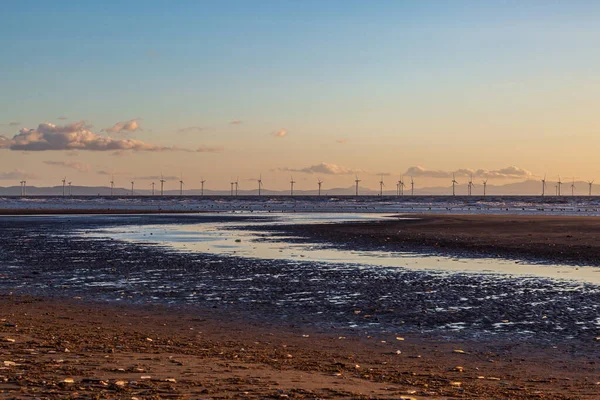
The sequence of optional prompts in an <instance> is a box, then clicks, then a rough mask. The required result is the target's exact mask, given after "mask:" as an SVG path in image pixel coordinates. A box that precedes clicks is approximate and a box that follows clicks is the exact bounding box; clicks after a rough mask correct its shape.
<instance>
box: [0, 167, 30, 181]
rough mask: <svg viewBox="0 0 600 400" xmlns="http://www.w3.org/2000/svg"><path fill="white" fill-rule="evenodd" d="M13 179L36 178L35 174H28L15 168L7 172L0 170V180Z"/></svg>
mask: <svg viewBox="0 0 600 400" xmlns="http://www.w3.org/2000/svg"><path fill="white" fill-rule="evenodd" d="M13 179H38V176H37V175H35V174H28V173H26V172H24V171H21V170H20V169H15V170H13V171H9V172H0V180H6V181H7V180H13Z"/></svg>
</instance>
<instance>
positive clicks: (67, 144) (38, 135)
mask: <svg viewBox="0 0 600 400" xmlns="http://www.w3.org/2000/svg"><path fill="white" fill-rule="evenodd" d="M89 129H90V126H89V125H86V124H85V122H84V121H80V122H72V123H70V124H68V125H64V126H59V125H54V124H51V123H49V122H44V123H43V124H40V125H39V126H38V127H37V129H25V128H23V129H21V130H20V131H19V133H18V134H17V135H15V136H14V137H13V138H12V139H9V140H8V141H7V140H6V138H5V137H3V136H0V148H9V149H11V150H25V151H47V150H89V151H119V150H134V151H186V150H184V149H181V148H177V147H167V146H155V145H152V144H149V143H145V142H142V141H140V140H134V139H112V138H110V137H105V136H100V135H97V134H95V133H93V132H91V131H90V130H89Z"/></svg>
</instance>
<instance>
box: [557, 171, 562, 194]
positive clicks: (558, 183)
mask: <svg viewBox="0 0 600 400" xmlns="http://www.w3.org/2000/svg"><path fill="white" fill-rule="evenodd" d="M560 185H562V182H561V181H560V175H559V176H558V182H557V187H558V192H557V194H556V195H557V196H560Z"/></svg>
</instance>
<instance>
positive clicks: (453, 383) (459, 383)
mask: <svg viewBox="0 0 600 400" xmlns="http://www.w3.org/2000/svg"><path fill="white" fill-rule="evenodd" d="M460 385H462V382H456V381H455V382H450V386H454V387H460Z"/></svg>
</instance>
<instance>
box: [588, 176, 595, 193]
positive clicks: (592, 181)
mask: <svg viewBox="0 0 600 400" xmlns="http://www.w3.org/2000/svg"><path fill="white" fill-rule="evenodd" d="M594 181H595V179H592V180H591V181H589V182H588V185H589V186H590V191H589V192H588V196H591V195H592V184H593V183H594Z"/></svg>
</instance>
